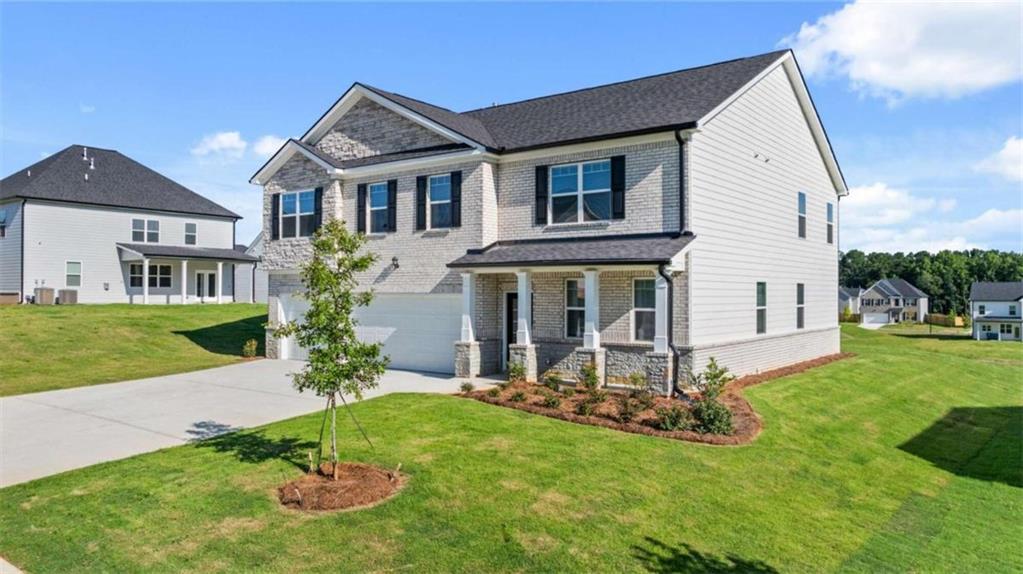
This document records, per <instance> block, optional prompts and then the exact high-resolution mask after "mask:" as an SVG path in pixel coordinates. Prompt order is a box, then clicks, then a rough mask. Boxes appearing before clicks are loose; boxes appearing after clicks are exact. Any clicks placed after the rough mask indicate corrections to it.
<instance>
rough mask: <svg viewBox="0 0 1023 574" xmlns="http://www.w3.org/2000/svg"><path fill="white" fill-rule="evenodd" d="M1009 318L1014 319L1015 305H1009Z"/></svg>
mask: <svg viewBox="0 0 1023 574" xmlns="http://www.w3.org/2000/svg"><path fill="white" fill-rule="evenodd" d="M1009 316H1010V317H1015V316H1016V306H1015V305H1009Z"/></svg>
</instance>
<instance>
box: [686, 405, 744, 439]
mask: <svg viewBox="0 0 1023 574" xmlns="http://www.w3.org/2000/svg"><path fill="white" fill-rule="evenodd" d="M693 417H695V418H696V430H697V431H698V432H701V433H704V434H732V431H733V430H734V428H733V426H732V411H730V410H728V407H726V406H725V405H723V404H721V403H720V402H718V401H716V400H712V399H706V398H704V399H700V400H698V401H696V402H695V403H694V404H693Z"/></svg>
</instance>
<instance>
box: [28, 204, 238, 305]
mask: <svg viewBox="0 0 1023 574" xmlns="http://www.w3.org/2000/svg"><path fill="white" fill-rule="evenodd" d="M25 212H26V213H25V217H26V218H27V221H28V225H27V226H26V229H25V279H24V282H25V293H26V295H31V294H32V293H33V291H34V288H35V287H36V286H37V285H39V286H41V285H45V286H46V287H52V288H54V289H64V288H65V263H66V262H67V261H80V262H81V263H82V286H81V287H78V288H77V290H78V301H79V302H80V303H128V302H131V301H132V300H133V299H134V300H135V302H141V297H142V288H136V289H129V288H127V287H126V286H127V285H128V262H122V261H121V259H120V254H119V250H118V248H117V245H116V244H117V243H132V234H131V231H132V230H131V220H132V219H156V220H159V221H160V242H159V244H158V245H177V246H183V245H185V223H186V222H187V223H193V222H194V223H196V224H197V231H198V237H197V244H196V247H213V248H221V249H229V248H231V247H232V246H233V240H234V237H233V234H234V225H233V222H232V221H231V220H230V219H224V218H213V217H203V216H196V215H183V214H169V213H153V212H142V211H135V210H129V209H120V208H107V207H91V206H84V205H80V204H61V203H50V202H39V201H29V202H28V203H26V204H25ZM160 262H161V261H160V260H157V259H153V260H151V261H150V263H152V264H158V263H160ZM163 263H171V264H172V265H173V267H174V269H173V275H172V280H171V283H172V287H171V288H170V290H168V289H166V288H164V289H159V288H151V289H150V302H151V303H162V302H170V303H177V302H179V296H178V295H177V294H179V293H180V292H181V291H180V278H181V272H180V267H179V265H180V264H179V262H177V261H173V262H171V261H164V262H163ZM198 269H210V270H215V269H216V263H215V262H199V261H190V262H189V264H188V272H189V279H188V283H189V292H190V293H192V292H194V291H195V271H196V270H198ZM232 279H233V273H232V269H231V265H230V264H229V263H225V264H224V277H223V282H222V286H223V292H224V295H225V296H226V297H227V298H228V300H230V296H231V292H232V291H231V286H232V284H233V280H232ZM105 284H108V288H105ZM171 293H173V294H174V295H175V296H174V297H169V295H170V294H171Z"/></svg>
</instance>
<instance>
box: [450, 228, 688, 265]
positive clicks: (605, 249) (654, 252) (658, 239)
mask: <svg viewBox="0 0 1023 574" xmlns="http://www.w3.org/2000/svg"><path fill="white" fill-rule="evenodd" d="M695 237H696V236H694V235H693V234H691V233H683V234H679V233H659V234H644V235H618V236H610V237H608V236H601V237H571V238H556V239H528V240H519V241H497V242H495V243H491V244H490V245H488V246H486V247H484V248H482V249H470V250H468V251H467V252H466V254H465V255H463V256H461V257H459V258H458V259H455V260H454V261H452V262H451V263H448V267H451V268H472V267H501V266H505V265H533V266H538V267H551V266H557V265H589V264H593V265H597V264H603V265H629V264H651V265H657V264H661V263H667V262H669V261H671V258H672V257H674V256H675V255H677V254H678V252H679V251H682V249H684V248H685V246H686V245H689V243H690V242H691V241H692V240H693V239H694V238H695Z"/></svg>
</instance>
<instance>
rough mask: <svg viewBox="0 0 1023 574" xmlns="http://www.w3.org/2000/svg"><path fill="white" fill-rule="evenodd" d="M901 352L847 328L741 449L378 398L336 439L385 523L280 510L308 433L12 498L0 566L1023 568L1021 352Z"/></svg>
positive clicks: (7, 497)
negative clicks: (368, 481)
mask: <svg viewBox="0 0 1023 574" xmlns="http://www.w3.org/2000/svg"><path fill="white" fill-rule="evenodd" d="M908 334H910V333H907V332H902V331H900V332H899V334H887V333H885V332H883V331H882V332H868V331H864V330H861V329H858V328H856V327H846V328H845V329H844V331H843V346H844V349H845V350H848V351H853V352H855V353H858V356H857V357H855V358H852V359H848V360H845V361H840V362H838V363H833V364H831V365H827V366H825V367H822V368H820V369H816V370H813V371H809V372H806V373H802V374H799V375H796V376H792V377H788V378H785V379H779V380H776V381H773V382H771V383H768V384H765V385H762V386H758V387H754V388H751V389H748V390H747V391H746V394H747V397H748V398H749V400H750V401H751V402H752V403H753V405H754V406H755V408H756V409H757V410H758V411H759V412H760V413H761V414H762V415H763V417H764V421H765V430H764V432H763V434H762V435H761V436H760V437H759V438H758V439H757V440H756V441H755V442H754V443H752V444H751V445H748V446H743V447H711V446H705V445H698V444H690V443H681V442H678V441H671V440H663V439H657V438H651V437H645V436H637V435H630V434H623V433H618V432H615V431H610V430H606V429H600V428H595V427H587V426H580V425H574V424H571V423H566V422H561V421H557V420H553V419H549V418H545V417H540V416H533V415H529V414H526V413H523V412H519V411H513V410H509V409H502V408H499V407H493V406H490V405H486V404H482V403H479V402H475V401H471V400H465V399H459V398H454V397H445V396H416V395H391V396H387V397H384V398H381V399H375V400H371V401H367V402H365V403H362V404H359V405H357V406H356V407H355V409H356V411H357V414H358V416H359V417H360V419H361V421H362V422H363V424H364V425H365V427H366V428H367V429H369V432H370V433H371V436H372V438H373V441H374V444H375V445H376V449H375V450H370V449H369V447H367V446H366V445H365V444H364V443H362V442H361V439H359V438H358V435H357V431H355V430H354V428H353V427H352V426H351V424H349V421H348V420H345V425H344V427H343V429H344V432H343V440H342V443H341V444H342V445H343V448H344V449H345V450H344V455H345V456H346V457H347V458H349V459H356V460H360V461H367V462H373V463H377V464H380V465H385V466H390V467H393V466H395V465H397V464H398V463H399V462H400V463H402V464H403V469H404V470H406V471H407V472H408V473H409V474H411V476H412V480H411V482H410V484H409V485H408V487H407V488H406V489H405V490H404V491H403V492H402V493H401V494H400V495H399V496H398V497H397V498H395V499H393V500H391V501H389V502H387V503H385V504H383V505H381V506H378V507H375V508H372V509H369V510H362V511H358V512H353V513H342V514H321V515H312V516H310V515H301V514H297V513H294V512H289V511H284V510H281V509H280V508H279V507H278V505H277V504H276V502H275V500H274V497H273V496H274V495H273V492H274V488H275V487H276V486H277V485H278V484H281V483H282V482H284V481H285V480H286V479H287V478H289V477H294V476H296V475H298V474H299V473H300V472H301V470H300V466H301V465H302V464H303V459H304V456H305V454H304V453H305V451H306V449H308V448H310V447H311V446H312V443H310V442H309V440H310V439H312V440H315V437H316V434H317V432H318V429H319V422H320V421H319V417H318V416H315V415H312V416H306V417H300V418H297V419H292V420H289V421H284V422H280V423H275V424H272V425H269V426H268V427H265V428H262V429H257V430H254V431H248V432H242V433H236V434H233V435H227V436H224V437H220V438H217V439H214V440H211V441H208V442H206V443H201V444H197V445H191V446H185V447H178V448H173V449H168V450H165V451H161V452H157V453H153V454H148V455H142V456H138V457H135V458H132V459H128V460H124V461H120V462H113V463H108V464H104V465H99V466H95V467H91V468H87V469H82V470H78V471H73V472H69V473H67V474H63V475H59V476H55V477H50V478H47V479H42V480H39V481H35V482H32V483H28V484H23V485H17V486H14V487H10V488H7V489H4V490H2V491H0V555H3V556H4V557H5V558H7V559H8V560H10V561H11V562H13V563H14V564H15V565H18V566H21V567H23V568H26V569H27V570H29V571H31V572H68V571H75V572H85V571H99V570H104V571H119V572H131V571H156V572H161V571H162V572H175V571H180V570H190V571H212V572H218V571H248V570H255V571H271V572H312V571H347V572H356V571H375V572H380V571H392V570H402V571H409V572H449V571H462V572H487V571H505V572H508V571H535V572H541V571H542V572H551V571H579V572H609V571H651V572H676V571H699V572H773V571H784V572H885V571H917V572H924V571H926V572H932V571H950V572H951V571H954V572H985V573H993V572H1012V571H1020V570H1021V569H1023V551H1021V547H1020V542H1019V541H1020V540H1023V525H1021V522H1020V520H1019V517H1020V516H1021V514H1023V476H1021V460H1020V457H1021V445H1020V438H1021V436H1020V435H1021V432H1023V431H1021V424H1023V420H1021V419H1023V414H1021V413H1023V407H1021V403H1023V401H1021V396H1020V367H1021V366H1023V347H1021V346H1019V345H1012V344H998V343H976V342H972V341H963V340H946V339H932V338H926V337H919V336H899V335H908ZM345 419H347V417H345ZM340 420H341V419H339V421H340Z"/></svg>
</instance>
